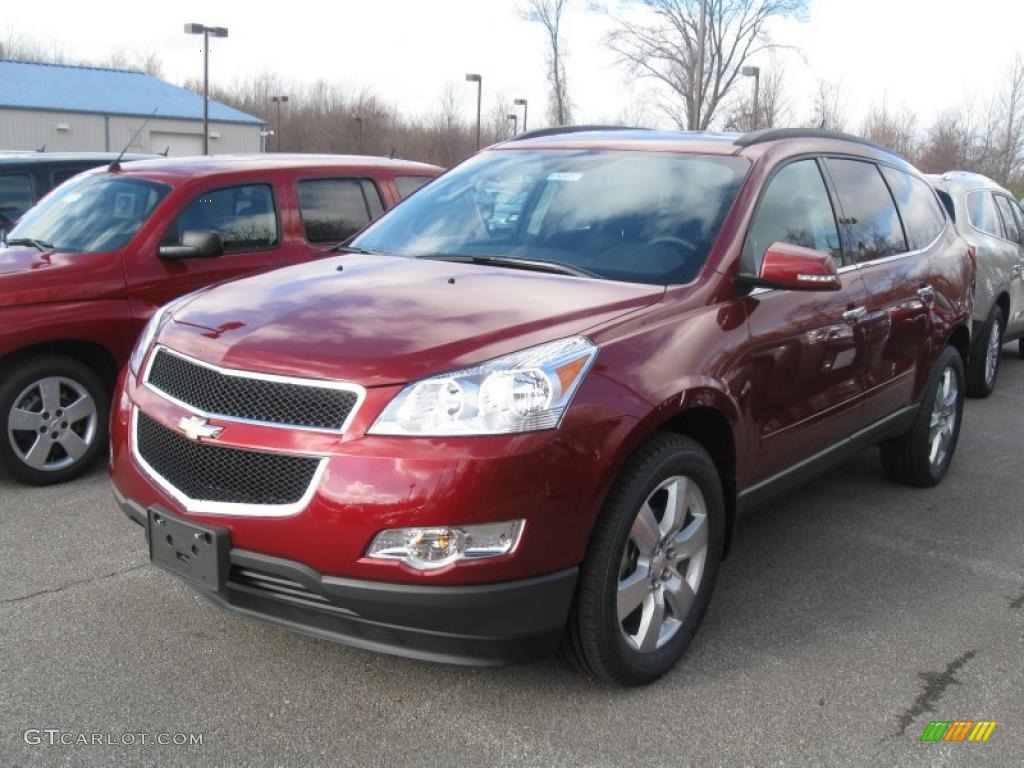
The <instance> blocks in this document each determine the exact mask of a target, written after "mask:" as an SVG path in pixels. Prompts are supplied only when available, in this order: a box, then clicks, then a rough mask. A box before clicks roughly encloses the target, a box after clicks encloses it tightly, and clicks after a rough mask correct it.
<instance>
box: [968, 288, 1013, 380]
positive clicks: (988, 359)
mask: <svg viewBox="0 0 1024 768" xmlns="http://www.w3.org/2000/svg"><path fill="white" fill-rule="evenodd" d="M1005 332H1006V318H1005V317H1004V316H1003V309H1002V307H1000V306H999V305H996V306H994V307H993V308H992V312H991V313H990V314H989V316H988V320H986V321H985V325H984V326H983V327H982V329H981V333H980V334H979V335H978V340H977V342H975V344H974V349H972V350H971V359H970V362H969V363H968V365H967V394H968V395H969V396H970V397H977V398H985V397H988V396H989V395H991V394H992V391H993V390H994V389H995V388H996V379H997V378H998V377H999V357H1000V355H1001V354H1002V349H1003V334H1004V333H1005Z"/></svg>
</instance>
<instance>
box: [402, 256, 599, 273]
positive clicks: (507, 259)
mask: <svg viewBox="0 0 1024 768" xmlns="http://www.w3.org/2000/svg"><path fill="white" fill-rule="evenodd" d="M416 258H418V259H436V260H437V261H457V262H460V263H464V264H480V265H482V266H486V267H508V268H509V269H529V270H533V271H534V272H550V273H552V274H555V275H571V276H572V277H596V278H598V279H600V278H601V275H599V274H597V273H596V272H591V271H590V270H589V269H583V267H576V266H573V265H572V264H565V263H564V262H561V261H547V260H546V259H517V258H515V257H513V256H462V255H459V254H448V253H425V254H422V255H420V256H417V257H416Z"/></svg>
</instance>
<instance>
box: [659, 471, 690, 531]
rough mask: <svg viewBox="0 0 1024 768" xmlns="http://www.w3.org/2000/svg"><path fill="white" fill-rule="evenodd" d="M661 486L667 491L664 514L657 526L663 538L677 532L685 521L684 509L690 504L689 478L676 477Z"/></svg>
mask: <svg viewBox="0 0 1024 768" xmlns="http://www.w3.org/2000/svg"><path fill="white" fill-rule="evenodd" d="M661 487H662V488H664V489H665V491H666V493H667V498H666V500H665V514H664V515H662V518H661V524H660V525H659V526H658V530H659V531H660V532H661V538H664V537H666V536H673V535H675V534H676V533H678V532H679V530H680V529H681V528H682V527H683V524H684V523H685V522H686V510H687V509H688V508H689V504H690V480H689V479H688V478H685V477H678V478H674V479H673V480H671V481H669V482H668V483H667V484H665V485H662V486H661Z"/></svg>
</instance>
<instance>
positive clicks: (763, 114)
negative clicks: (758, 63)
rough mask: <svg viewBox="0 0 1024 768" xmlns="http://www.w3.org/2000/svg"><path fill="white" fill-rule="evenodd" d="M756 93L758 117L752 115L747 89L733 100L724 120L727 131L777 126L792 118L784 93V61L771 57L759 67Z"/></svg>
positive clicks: (752, 102) (752, 100)
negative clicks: (770, 62) (767, 62)
mask: <svg viewBox="0 0 1024 768" xmlns="http://www.w3.org/2000/svg"><path fill="white" fill-rule="evenodd" d="M760 80H761V82H760V88H759V91H758V97H757V119H756V120H755V119H754V97H753V94H752V93H749V92H748V93H746V94H744V95H743V96H741V97H740V98H739V99H737V100H736V102H735V104H734V105H733V107H732V109H731V110H730V112H729V116H728V117H727V118H726V120H725V129H726V130H727V131H740V132H746V131H752V130H754V128H755V127H757V128H779V127H782V126H784V125H787V124H789V123H792V121H793V114H792V110H791V109H790V101H789V96H788V94H787V93H786V87H785V86H786V65H785V64H783V63H782V62H781V61H778V60H777V59H776V58H775V57H773V61H772V65H771V66H770V67H766V68H762V69H761V75H760Z"/></svg>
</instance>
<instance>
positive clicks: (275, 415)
mask: <svg viewBox="0 0 1024 768" xmlns="http://www.w3.org/2000/svg"><path fill="white" fill-rule="evenodd" d="M165 369H167V370H165ZM185 377H189V379H190V380H191V381H190V382H186V381H184V378H185ZM154 378H156V379H158V380H157V381H154ZM159 379H166V380H164V381H160V380H159ZM142 381H143V383H144V385H145V386H146V387H147V388H149V389H151V390H152V391H153V392H156V393H157V394H158V395H160V396H161V397H163V398H165V399H167V400H170V401H171V402H173V403H175V404H176V405H179V406H181V407H182V408H187V409H188V410H190V411H192V412H193V413H195V414H197V415H199V416H205V417H208V418H216V419H220V420H224V421H237V422H242V423H246V424H258V425H260V426H266V427H274V428H278V429H292V430H305V431H314V432H330V433H335V434H338V433H344V432H345V431H346V430H347V429H348V427H349V425H350V424H351V423H352V420H353V419H354V418H355V415H356V413H358V411H359V408H360V406H361V405H362V404H363V400H364V399H365V397H366V390H365V389H364V388H363V387H361V386H359V385H358V384H351V383H349V382H342V381H330V380H324V379H305V378H298V377H295V376H282V375H279V374H272V373H259V372H255V371H243V370H239V369H235V368H224V367H222V366H219V365H214V364H213V363H208V362H205V361H203V360H198V359H196V358H194V357H190V356H189V355H186V354H183V353H181V352H178V351H176V350H173V349H170V348H168V347H165V346H162V345H161V346H157V347H156V349H155V350H154V351H153V353H152V354H151V355H150V356H149V362H148V364H147V366H146V369H145V373H144V374H143V376H142ZM161 384H162V386H161ZM168 390H173V391H168ZM305 398H309V400H306V399H305ZM247 399H248V400H249V402H245V401H246V400H247Z"/></svg>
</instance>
